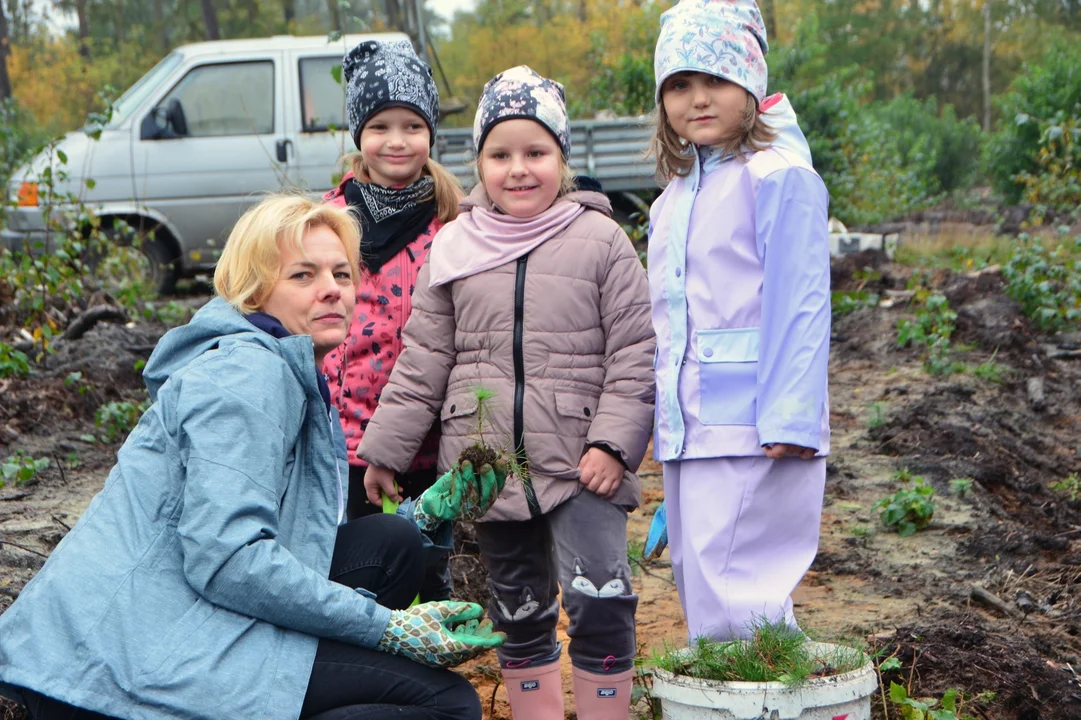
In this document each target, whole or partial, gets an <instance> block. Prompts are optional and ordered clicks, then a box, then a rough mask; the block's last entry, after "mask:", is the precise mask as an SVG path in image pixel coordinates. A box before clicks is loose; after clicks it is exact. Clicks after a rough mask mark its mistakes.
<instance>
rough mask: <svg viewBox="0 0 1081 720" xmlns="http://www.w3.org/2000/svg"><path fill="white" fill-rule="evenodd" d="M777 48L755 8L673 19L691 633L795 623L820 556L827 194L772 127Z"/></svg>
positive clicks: (680, 384) (669, 199)
mask: <svg viewBox="0 0 1081 720" xmlns="http://www.w3.org/2000/svg"><path fill="white" fill-rule="evenodd" d="M766 49H767V45H766V34H765V28H764V26H763V23H762V16H761V15H760V14H759V11H758V7H757V6H756V5H755V3H754V0H724V1H719V0H715V1H710V0H683V2H681V3H679V4H678V5H676V6H675V7H673V8H672V9H670V10H668V11H667V12H665V13H664V15H662V16H661V33H660V37H659V39H658V42H657V51H656V55H655V59H654V62H655V72H656V79H657V99H658V124H657V132H656V138H655V142H654V149H655V152H656V155H657V159H658V165H659V173H660V175H662V176H663V177H664V179H666V180H668V181H670V182H669V184H668V187H667V188H666V189H665V190H664V192H663V193H662V194H661V196H660V197H659V198H658V199H657V200H656V202H655V203H654V204H653V207H652V209H651V212H650V226H651V230H650V238H649V257H648V261H649V285H650V295H651V298H652V315H653V325H654V328H655V330H656V332H657V346H658V352H657V358H656V377H657V409H656V424H655V435H654V450H655V453H656V457H657V459H658V460H659V461H661V462H662V463H663V464H664V492H665V509H666V512H667V522H668V528H667V530H668V542H669V543H670V545H671V549H672V567H673V570H674V574H675V579H676V585H677V587H678V589H679V596H680V600H681V601H682V603H683V609H684V612H685V614H686V616H687V625H688V631H689V633H690V636H691V638H694V637H697V636H703V635H704V636H709V637H712V638H715V639H719V640H724V639H730V638H734V637H740V636H744V637H745V636H747V634H748V629H749V627H750V625H751V624H752V623H753V622H755V621H756V620H758V619H760V618H766V619H768V620H770V621H774V620H778V619H785V620H787V621H788V622H789V623H790V624H792V625H795V619H794V617H793V615H792V600H791V597H790V596H791V593H792V591H793V590H794V589H795V587H796V585H797V584H798V583H799V581H800V579H801V578H802V577H803V574H804V573H805V572H806V571H807V568H808V567H809V566H810V564H811V561H812V559H813V558H814V556H815V552H816V551H817V547H818V531H819V521H820V517H821V513H822V496H823V490H824V486H825V479H826V460H825V456H826V455H827V453H828V451H829V425H828V417H829V414H828V410H827V403H826V371H827V363H828V359H829V336H830V288H829V235H828V230H827V206H828V196H827V193H826V188H825V185H824V184H823V182H822V180H821V178H820V177H819V176H818V174H817V173H815V171H814V169H813V168H812V167H811V164H810V158H809V156H808V153H806V151H805V145H804V144H802V134H799V135H798V138H796V142H793V141H792V139H793V138H792V133H791V132H790V131H791V128H788V129H781V130H780V132H779V131H778V128H777V127H776V126H775V125H773V124H771V122H767V120H768V118H766V117H765V114H766V112H767V110H768V109H770V108H771V107H773V106H774V105H776V104H777V103H779V102H783V99H782V98H780V96H774V97H771V98H767V97H766V95H765V93H766V61H765V54H766ZM796 133H798V130H796ZM786 134H787V135H786ZM793 147H794V148H795V151H794V150H793V149H792V148H793Z"/></svg>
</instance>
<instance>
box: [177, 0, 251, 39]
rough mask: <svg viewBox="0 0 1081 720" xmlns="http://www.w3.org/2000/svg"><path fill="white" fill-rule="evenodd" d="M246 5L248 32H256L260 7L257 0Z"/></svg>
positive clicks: (248, 1) (247, 0)
mask: <svg viewBox="0 0 1081 720" xmlns="http://www.w3.org/2000/svg"><path fill="white" fill-rule="evenodd" d="M158 1H159V2H160V1H161V0H158ZM244 4H245V6H246V8H247V10H248V31H249V32H254V31H255V22H256V20H258V19H259V6H258V5H256V0H246V2H245V3H244Z"/></svg>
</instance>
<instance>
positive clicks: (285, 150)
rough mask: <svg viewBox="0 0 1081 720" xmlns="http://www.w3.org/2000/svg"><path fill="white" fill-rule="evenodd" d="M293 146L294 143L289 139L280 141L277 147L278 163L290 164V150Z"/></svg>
mask: <svg viewBox="0 0 1081 720" xmlns="http://www.w3.org/2000/svg"><path fill="white" fill-rule="evenodd" d="M292 145H293V141H292V140H290V139H288V138H286V139H284V140H279V141H278V145H277V151H278V162H280V163H287V162H289V148H290V147H292Z"/></svg>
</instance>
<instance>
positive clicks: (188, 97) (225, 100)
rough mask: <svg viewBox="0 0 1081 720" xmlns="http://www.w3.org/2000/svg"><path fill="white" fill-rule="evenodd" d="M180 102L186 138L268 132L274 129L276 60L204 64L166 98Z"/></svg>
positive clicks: (186, 77)
mask: <svg viewBox="0 0 1081 720" xmlns="http://www.w3.org/2000/svg"><path fill="white" fill-rule="evenodd" d="M174 98H175V99H176V100H178V101H179V102H180V109H181V110H182V111H183V115H184V120H185V123H186V125H187V130H188V131H187V134H186V137H213V136H221V135H265V134H268V133H272V132H274V63H272V62H270V61H269V60H266V61H259V62H243V63H228V64H221V65H202V66H200V67H197V68H194V69H192V71H191V72H189V73H188V74H187V75H185V76H184V77H183V79H181V81H180V82H179V83H177V85H176V87H174V88H173V89H172V91H171V92H170V93H169V95H168V96H167V97H166V98H165V99H164V100H163V101H162V103H161V105H162V106H165V105H166V104H167V103H169V102H170V101H171V100H173V99H174Z"/></svg>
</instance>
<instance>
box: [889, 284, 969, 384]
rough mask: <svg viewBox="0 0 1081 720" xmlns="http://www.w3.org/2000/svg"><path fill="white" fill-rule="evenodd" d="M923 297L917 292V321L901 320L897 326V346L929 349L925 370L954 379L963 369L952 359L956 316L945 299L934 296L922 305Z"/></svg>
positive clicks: (936, 294)
mask: <svg viewBox="0 0 1081 720" xmlns="http://www.w3.org/2000/svg"><path fill="white" fill-rule="evenodd" d="M921 297H922V295H921V294H920V293H919V292H917V294H916V300H915V301H916V302H917V303H919V305H918V308H917V310H916V319H915V320H901V321H900V322H898V323H897V344H898V345H899V346H901V347H905V346H907V345H922V346H923V347H924V348H926V350H925V352H924V355H923V369H924V370H926V371H927V372H928V373H930V374H931V375H951V374H952V373H954V372H957V371H958V370H961V369H963V366H961V365H960V364H959V363H956V362H954V361H953V360H952V358H951V355H950V349H951V348H950V336H952V335H953V329H954V326H953V322H954V320H956V319H957V313H956V312H954V311H953V310H951V309H950V304H949V301H948V300H947V299H946V296H944V295H940V294H938V293H935V294H933V295H928V296H927V297H926V299H925V300H923V302H922V303H920V298H921Z"/></svg>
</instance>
